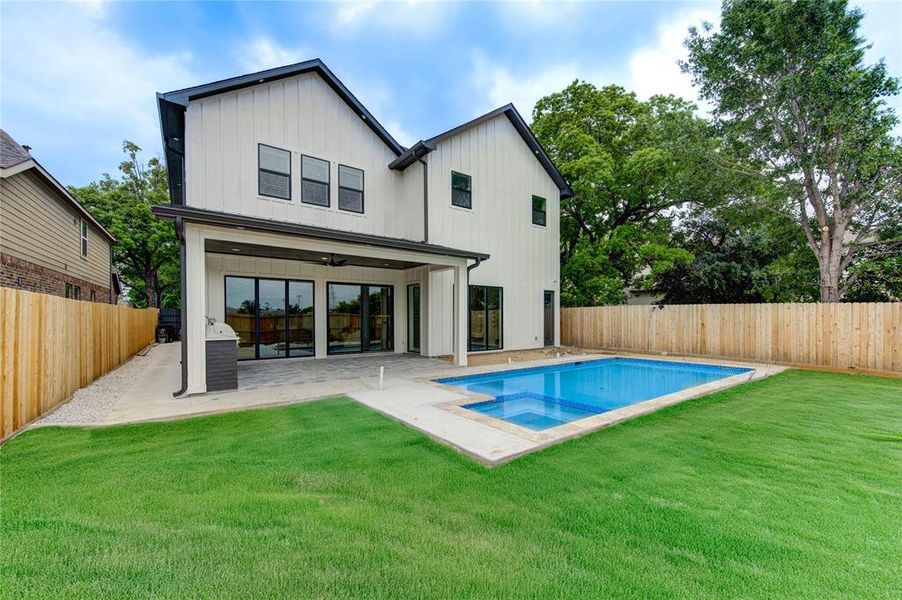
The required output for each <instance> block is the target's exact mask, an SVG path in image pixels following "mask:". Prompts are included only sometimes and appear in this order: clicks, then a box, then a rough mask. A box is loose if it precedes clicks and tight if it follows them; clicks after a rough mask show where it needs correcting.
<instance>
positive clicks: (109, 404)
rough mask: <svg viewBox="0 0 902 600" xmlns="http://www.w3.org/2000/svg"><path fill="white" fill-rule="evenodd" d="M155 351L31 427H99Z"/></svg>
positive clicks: (78, 393) (82, 391) (135, 359)
mask: <svg viewBox="0 0 902 600" xmlns="http://www.w3.org/2000/svg"><path fill="white" fill-rule="evenodd" d="M155 350H156V346H155V345H154V347H152V348H151V349H150V351H149V352H147V353H145V356H140V355H137V354H136V355H135V356H133V357H132V358H130V359H129V360H128V361H126V362H124V363H122V365H120V366H119V367H118V368H116V369H113V370H112V371H110V372H109V373H107V374H106V375H104V376H103V377H100V378H98V379H96V380H94V382H93V383H91V384H90V385H88V386H87V387H83V388H81V389H79V390H77V391H76V392H75V394H73V395H72V398H71V399H69V401H68V402H66V403H64V404H61V405H60V406H59V407H58V408H57V409H56V410H54V411H53V412H50V413H48V414H46V415H45V416H43V417H42V418H40V419H38V420H37V421H35V422H34V423H33V424H32V425H31V426H32V427H41V426H43V425H98V424H101V423H103V422H104V421H105V420H106V418H107V417H108V416H109V414H110V412H112V410H113V407H114V406H115V405H116V401H117V400H118V399H119V398H120V397H121V396H122V394H123V393H124V392H125V390H126V389H128V385H129V383H130V382H132V381H134V380H135V379H136V378H137V376H138V375H139V374H140V372H141V371H142V370H143V369H144V368H145V366H146V365H147V364H148V362H149V361H150V356H151V355H152V354H153V352H154V351H155Z"/></svg>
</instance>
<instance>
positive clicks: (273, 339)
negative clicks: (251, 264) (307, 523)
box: [225, 276, 314, 360]
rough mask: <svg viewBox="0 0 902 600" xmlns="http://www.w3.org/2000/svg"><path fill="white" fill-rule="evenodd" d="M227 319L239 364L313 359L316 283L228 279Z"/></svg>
mask: <svg viewBox="0 0 902 600" xmlns="http://www.w3.org/2000/svg"><path fill="white" fill-rule="evenodd" d="M225 298H226V306H225V318H226V323H228V324H229V325H230V326H231V327H232V329H234V330H235V333H236V334H238V360H253V359H259V358H287V357H294V356H313V353H314V349H313V330H314V329H313V328H314V322H313V282H312V281H294V280H288V279H263V278H256V277H231V276H230V277H226V278H225Z"/></svg>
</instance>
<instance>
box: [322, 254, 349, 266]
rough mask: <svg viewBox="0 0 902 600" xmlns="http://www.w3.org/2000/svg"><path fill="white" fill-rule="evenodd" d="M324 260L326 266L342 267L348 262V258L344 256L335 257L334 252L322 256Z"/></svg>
mask: <svg viewBox="0 0 902 600" xmlns="http://www.w3.org/2000/svg"><path fill="white" fill-rule="evenodd" d="M322 258H323V260H324V261H326V263H325V264H326V266H327V267H343V266H345V265H346V264H348V260H347V259H346V258H339V259H336V258H335V255H334V254H330V255H329V257H328V258H326V257H325V256H324V257H322Z"/></svg>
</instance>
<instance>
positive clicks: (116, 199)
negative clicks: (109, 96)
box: [70, 141, 180, 307]
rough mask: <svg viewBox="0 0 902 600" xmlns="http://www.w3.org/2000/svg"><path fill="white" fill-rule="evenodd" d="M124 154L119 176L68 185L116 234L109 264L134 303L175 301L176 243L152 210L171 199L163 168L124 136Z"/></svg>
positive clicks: (171, 231)
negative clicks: (141, 154)
mask: <svg viewBox="0 0 902 600" xmlns="http://www.w3.org/2000/svg"><path fill="white" fill-rule="evenodd" d="M122 150H123V152H124V153H125V154H126V157H127V158H126V160H124V161H123V162H122V163H121V164H120V165H119V177H118V178H114V177H112V176H110V175H109V174H104V175H103V177H101V179H100V180H99V181H95V182H93V183H90V184H88V185H86V186H84V187H80V188H75V187H73V188H70V191H71V192H72V193H73V194H74V195H75V197H76V198H78V199H79V201H81V203H82V204H83V205H84V206H85V207H86V208H87V209H88V210H89V211H90V212H91V214H92V215H93V216H94V218H96V219H97V220H98V221H99V222H100V224H101V225H103V226H104V227H105V228H106V229H107V230H108V231H109V232H110V233H112V234H113V235H114V236H116V238H117V239H118V240H119V243H118V244H116V245H114V246H113V265H114V266H115V268H116V269H118V271H119V275H120V276H121V277H122V279H123V280H124V282H125V285H126V287H127V294H128V298H129V300H130V301H131V302H132V304H134V305H135V306H140V307H146V306H151V307H154V306H155V307H160V306H171V307H174V306H178V305H179V276H180V271H179V246H178V240H176V237H175V231H174V229H173V227H172V224H171V223H169V222H166V221H161V220H159V219H157V218H156V217H155V216H154V215H153V213H152V212H151V210H150V209H151V207H152V206H153V205H155V204H168V203H169V187H168V185H167V179H166V168H165V167H164V166H163V164H162V163H161V162H160V160H159V159H157V158H151V159H150V160H149V161H147V164H146V165H145V164H144V163H143V162H142V161H141V160H140V159H139V158H138V153H139V152H140V151H141V148H139V147H138V146H137V145H135V144H134V143H132V142H129V141H126V142H123V145H122Z"/></svg>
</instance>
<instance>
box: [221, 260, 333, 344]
mask: <svg viewBox="0 0 902 600" xmlns="http://www.w3.org/2000/svg"><path fill="white" fill-rule="evenodd" d="M229 277H232V278H237V279H251V280H253V282H254V305H255V307H256V305H257V302H258V301H259V299H260V280H261V279H267V280H270V281H284V282H285V302H286V305H285V355H284V356H268V357H266V358H260V340H259V339H258V340H257V341H256V342H254V358H245V359H238V360H239V362H248V361H252V360H281V359H283V358H307V359H313V358H316V282H315V281H314V280H312V279H293V278H292V279H289V278H285V277H258V276H257V275H223V276H222V297H223V300H222V320H223V322H225V319H226V317H227V316H228V314H229V296H228V281H229ZM291 282H295V283H309V284H311V285H312V286H313V294H312V295H311V300H312V302H313V349H312V350H313V354H310V355H306V356H299V355H295V356H292V355H291V346H290V344H289V343H288V332H289V331H290V321H291V319H289V318H288V304H287V302H289V301H290V298H289V296H288V288H289V287H290V286H289V284H290V283H291ZM254 332H255V334H257V335H259V333H260V311H259V310H256V312H255V313H254Z"/></svg>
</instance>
